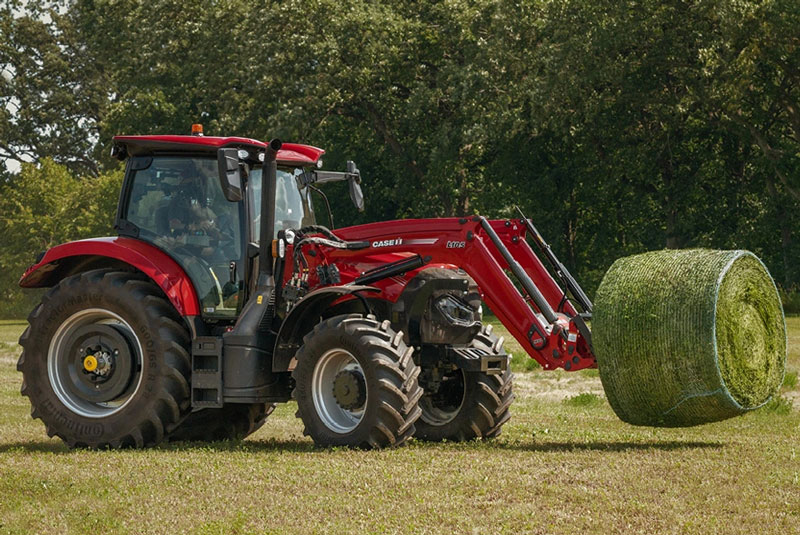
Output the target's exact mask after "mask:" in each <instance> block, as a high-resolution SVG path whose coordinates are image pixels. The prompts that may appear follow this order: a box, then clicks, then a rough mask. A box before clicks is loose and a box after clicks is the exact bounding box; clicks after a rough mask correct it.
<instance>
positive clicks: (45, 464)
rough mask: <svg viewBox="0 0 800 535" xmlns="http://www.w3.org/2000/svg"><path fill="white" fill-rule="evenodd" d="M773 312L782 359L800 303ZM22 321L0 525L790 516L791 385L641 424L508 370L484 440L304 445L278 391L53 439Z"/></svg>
mask: <svg viewBox="0 0 800 535" xmlns="http://www.w3.org/2000/svg"><path fill="white" fill-rule="evenodd" d="M788 323H789V327H790V330H789V333H790V339H789V347H790V358H789V368H790V372H795V373H796V372H797V371H798V370H800V318H790V319H789V320H788ZM23 328H24V325H23V324H21V323H18V324H9V323H0V341H2V343H4V344H6V345H4V346H3V347H4V348H11V349H3V350H0V534H5V533H14V534H17V533H19V534H23V533H24V534H28V533H67V534H71V533H75V534H83V533H131V534H139V533H165V534H174V533H196V534H218V533H226V534H227V533H239V534H244V533H443V534H450V533H509V534H516V533H547V534H562V533H563V534H571V533H597V534H601V533H602V534H605V533H626V534H627V533H643V534H651V533H659V534H666V533H675V534H678V533H680V534H684V533H688V534H695V533H696V534H706V533H742V534H748V535H749V534H752V533H759V534H764V533H775V534H780V535H786V534H789V533H797V526H798V525H800V439H799V438H800V411H798V409H797V399H798V391H797V386H796V385H795V386H788V385H787V386H784V387H783V391H782V399H783V400H786V401H780V402H776V403H775V405H776V407H772V408H765V409H761V410H758V411H755V412H753V413H751V414H747V415H745V416H743V417H738V418H734V419H731V420H727V421H724V422H719V423H715V424H709V425H705V426H700V427H693V428H688V429H653V428H642V427H633V426H629V425H627V424H624V423H622V422H620V421H619V420H618V419H617V418H616V417H615V416H614V414H613V413H612V411H611V409H610V407H609V406H608V404H607V403H606V401H605V399H604V398H602V397H601V396H600V394H599V392H600V391H598V388H599V380H598V379H597V377H596V376H593V375H592V374H584V373H573V374H569V373H565V372H544V371H542V370H538V371H528V372H525V371H518V373H517V381H516V385H517V388H516V391H517V396H518V397H517V400H516V402H515V404H514V407H513V409H512V410H513V418H512V420H511V421H510V422H509V423H508V424H507V425H506V426H505V428H504V431H503V434H502V435H501V436H500V437H499V438H498V439H497V440H494V441H491V442H486V443H481V442H478V443H469V444H454V443H446V444H426V443H421V442H416V441H412V442H411V444H410V445H409V446H407V447H404V448H400V449H394V450H383V451H350V450H346V449H316V448H314V446H313V445H312V443H311V441H310V440H309V439H308V438H307V437H304V436H303V435H302V426H301V424H300V422H299V421H298V420H296V419H295V418H294V411H295V406H294V405H293V404H288V405H283V406H281V407H279V409H278V410H277V411H276V413H275V414H274V415H272V416H271V417H270V420H269V421H268V422H267V425H266V426H265V427H264V428H262V429H261V430H260V431H259V432H258V433H256V434H255V435H254V436H252V437H251V438H249V439H247V440H245V441H243V442H239V443H214V444H205V445H201V444H167V445H165V446H162V447H159V448H156V449H152V450H144V451H82V450H79V451H68V450H67V449H66V448H65V447H64V446H63V444H62V443H61V442H60V441H59V440H54V439H49V438H47V435H46V434H45V432H44V426H43V425H42V424H41V422H39V421H33V420H31V418H30V416H29V410H30V409H29V406H28V403H27V399H26V398H23V397H21V396H20V395H19V385H20V381H21V377H20V375H19V374H18V373H17V372H16V371H15V368H14V363H15V362H16V358H17V355H18V349H17V346H16V339H17V337H18V336H19V334H20V333H21V331H22V329H23ZM506 340H507V341H508V342H507V347H508V348H509V350H510V351H512V352H515V351H519V350H518V349H515V343H514V342H513V341H512V340H511V338H510V336H506ZM516 347H518V346H516ZM520 356H521V355H520ZM525 358H527V357H525ZM515 359H519V356H517V355H516V354H515ZM515 362H524V361H523V360H521V359H519V360H516V361H515ZM565 400H570V401H565ZM576 400H580V401H576ZM792 400H794V403H795V408H791V407H789V405H788V403H789V402H790V401H792ZM771 405H772V404H771Z"/></svg>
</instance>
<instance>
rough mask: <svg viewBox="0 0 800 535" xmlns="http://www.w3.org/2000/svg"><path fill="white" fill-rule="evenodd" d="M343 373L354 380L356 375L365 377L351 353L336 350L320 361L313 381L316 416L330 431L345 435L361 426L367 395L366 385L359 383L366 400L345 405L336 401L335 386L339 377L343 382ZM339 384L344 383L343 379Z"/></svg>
mask: <svg viewBox="0 0 800 535" xmlns="http://www.w3.org/2000/svg"><path fill="white" fill-rule="evenodd" d="M343 373H344V374H351V375H352V376H353V377H357V375H356V374H358V375H360V376H361V377H362V378H363V377H364V370H363V369H362V368H361V364H359V363H358V360H356V358H355V357H354V356H353V355H352V353H350V352H349V351H346V350H344V349H338V348H337V349H331V350H329V351H327V352H326V353H325V354H323V355H322V357H320V358H319V360H317V363H316V365H315V366H314V373H313V375H312V378H311V384H312V389H311V397H312V399H313V401H314V408H315V409H316V411H317V415H318V416H319V418H320V420H322V423H323V424H325V426H326V427H327V428H328V429H330V430H331V431H334V432H336V433H342V434H344V433H349V432H350V431H352V430H353V429H355V428H356V427H357V426H358V424H359V423H361V420H362V419H363V418H364V409H365V407H366V406H367V394H368V392H367V388H366V382H363V383H358V385H359V388H363V389H364V391H363V396H359V395H356V396H355V399H357V401H351V399H350V398H348V401H350V402H348V403H343V402H342V401H341V400H340V399H337V396H336V392H335V391H334V385H335V383H336V380H337V377H339V378H341V377H342V376H343V375H342V374H343ZM339 381H340V382H341V379H339ZM362 399H363V401H362ZM343 404H344V406H343ZM354 405H355V406H354Z"/></svg>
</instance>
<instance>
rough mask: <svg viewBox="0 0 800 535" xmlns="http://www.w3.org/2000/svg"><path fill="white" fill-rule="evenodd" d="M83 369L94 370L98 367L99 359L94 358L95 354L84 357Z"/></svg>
mask: <svg viewBox="0 0 800 535" xmlns="http://www.w3.org/2000/svg"><path fill="white" fill-rule="evenodd" d="M83 369H84V370H86V371H87V372H93V371H95V370H96V369H97V359H96V358H94V355H87V356H86V358H85V359H83Z"/></svg>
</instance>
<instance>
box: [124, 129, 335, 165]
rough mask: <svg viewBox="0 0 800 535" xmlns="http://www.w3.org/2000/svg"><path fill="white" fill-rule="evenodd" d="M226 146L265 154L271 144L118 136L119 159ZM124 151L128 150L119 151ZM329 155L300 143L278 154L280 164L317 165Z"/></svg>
mask: <svg viewBox="0 0 800 535" xmlns="http://www.w3.org/2000/svg"><path fill="white" fill-rule="evenodd" d="M223 147H235V148H240V149H245V150H250V151H254V152H256V151H263V150H264V149H266V148H267V143H264V142H263V141H258V140H256V139H249V138H245V137H215V136H114V148H115V152H116V155H117V157H119V158H125V157H126V156H139V155H143V154H152V153H154V152H167V151H169V152H194V153H196V152H210V153H216V151H217V149H220V148H223ZM122 148H124V150H119V149H122ZM323 154H325V151H324V150H323V149H320V148H317V147H312V146H311V145H300V144H299V143H284V144H283V147H282V148H281V150H279V151H278V156H277V160H278V163H283V164H290V165H316V163H317V161H319V159H320V157H322V155H323Z"/></svg>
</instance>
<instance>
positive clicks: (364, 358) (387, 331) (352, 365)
mask: <svg viewBox="0 0 800 535" xmlns="http://www.w3.org/2000/svg"><path fill="white" fill-rule="evenodd" d="M412 353H413V349H412V348H410V347H408V346H406V344H405V342H403V334H402V333H401V332H395V331H394V330H392V328H391V327H390V325H389V322H388V321H384V322H382V323H381V322H378V321H376V320H375V318H374V317H373V316H367V317H364V316H362V315H361V314H346V315H341V316H335V317H333V318H331V319H328V320H325V321H323V322H322V323H319V324H318V325H317V326H316V327H314V330H313V331H312V332H310V333H309V334H308V335H306V336H305V338H304V339H303V346H302V347H301V348H300V350H299V351H298V353H297V367H296V368H295V370H294V372H293V373H292V376H293V377H294V380H295V384H296V386H295V389H294V394H293V395H294V397H295V399H296V400H297V407H298V411H297V416H298V417H299V418H301V419H302V420H303V424H304V426H305V429H304V431H303V432H304V434H305V435H308V436H310V437H311V438H312V439H313V440H314V443H315V444H317V445H319V446H350V447H361V448H382V447H385V446H400V445H402V444H403V443H404V442H405V441H406V440H408V439H409V438H410V437H411V436H413V434H414V422H416V421H417V419H418V418H419V416H420V409H419V407H418V406H417V402H418V401H419V398H420V396H422V389H421V388H420V387H419V384H418V383H417V377H418V376H419V367H418V366H417V365H416V364H415V363H414V360H413V358H412ZM359 375H360V378H359ZM315 384H316V385H317V386H315ZM334 384H336V385H337V389H336V390H335V389H334ZM337 396H339V397H337Z"/></svg>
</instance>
